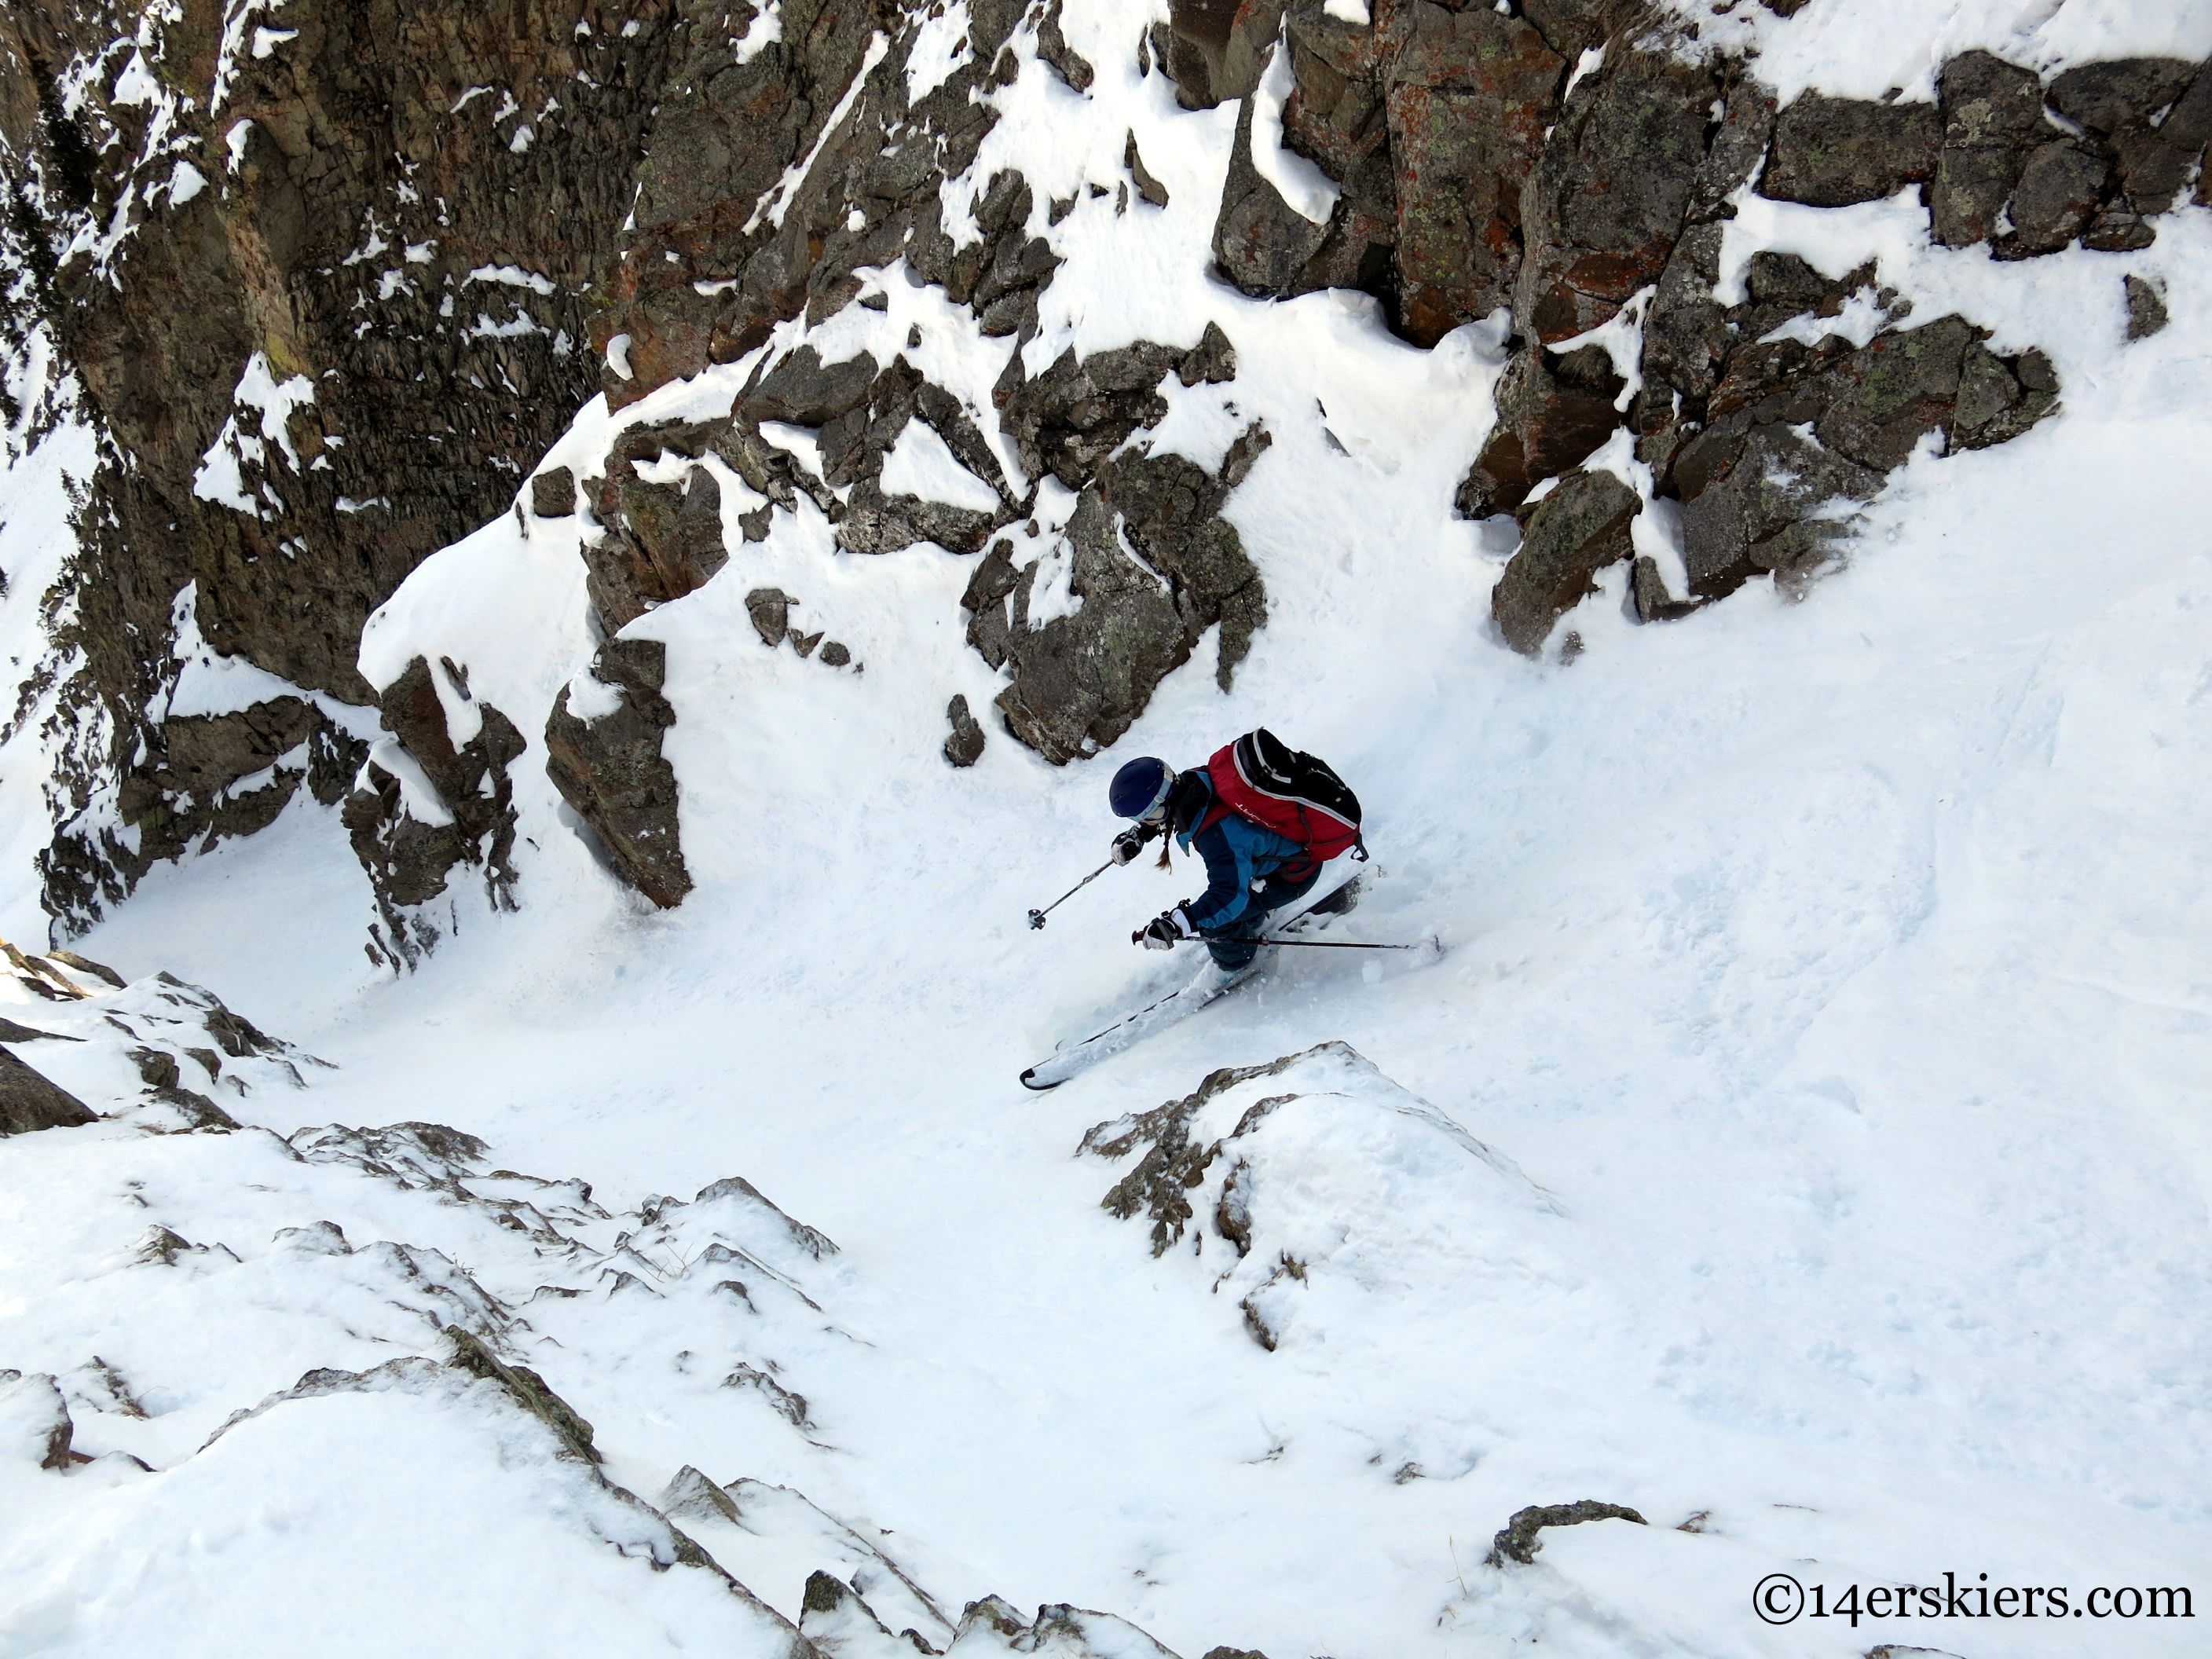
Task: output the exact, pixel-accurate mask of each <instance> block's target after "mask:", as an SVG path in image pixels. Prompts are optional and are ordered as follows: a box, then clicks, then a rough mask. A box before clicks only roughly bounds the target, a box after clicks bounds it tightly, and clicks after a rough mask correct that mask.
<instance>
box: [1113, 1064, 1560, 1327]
mask: <svg viewBox="0 0 2212 1659" xmlns="http://www.w3.org/2000/svg"><path fill="white" fill-rule="evenodd" d="M1079 1151H1081V1152H1088V1153H1090V1154H1091V1155H1093V1156H1095V1157H1098V1158H1111V1159H1115V1160H1116V1161H1119V1160H1121V1159H1125V1158H1129V1157H1130V1156H1131V1155H1133V1154H1135V1155H1137V1161H1136V1163H1135V1164H1133V1166H1132V1167H1130V1168H1129V1169H1128V1170H1127V1172H1126V1173H1125V1174H1124V1175H1123V1176H1122V1177H1121V1180H1119V1181H1118V1182H1115V1185H1114V1186H1113V1188H1111V1189H1110V1190H1109V1192H1108V1193H1107V1194H1106V1196H1105V1198H1104V1199H1103V1200H1101V1204H1102V1207H1103V1208H1104V1209H1105V1210H1107V1211H1108V1212H1109V1213H1110V1214H1113V1215H1115V1216H1116V1217H1119V1218H1122V1219H1124V1220H1129V1219H1138V1218H1143V1219H1146V1220H1149V1221H1150V1222H1151V1224H1152V1229H1151V1232H1152V1254H1153V1255H1156V1256H1158V1255H1164V1254H1165V1253H1166V1252H1167V1251H1168V1250H1169V1249H1171V1248H1173V1247H1175V1246H1176V1245H1177V1244H1179V1243H1182V1242H1183V1241H1184V1239H1185V1238H1186V1237H1188V1238H1189V1239H1190V1243H1191V1249H1193V1250H1194V1251H1196V1252H1200V1253H1202V1252H1203V1251H1204V1250H1205V1249H1206V1245H1207V1244H1208V1243H1210V1242H1212V1241H1213V1240H1219V1241H1220V1242H1221V1243H1225V1245H1227V1247H1228V1248H1229V1249H1231V1250H1232V1251H1233V1252H1234V1253H1235V1255H1236V1261H1234V1263H1233V1264H1231V1265H1230V1266H1229V1267H1227V1268H1226V1269H1225V1271H1220V1272H1218V1273H1215V1272H1213V1271H1212V1270H1209V1273H1208V1277H1209V1278H1210V1279H1214V1281H1215V1286H1216V1289H1217V1291H1219V1292H1221V1293H1223V1294H1225V1295H1226V1296H1227V1297H1230V1299H1231V1302H1232V1304H1233V1305H1235V1306H1236V1307H1237V1309H1238V1310H1239V1312H1240V1314H1241V1315H1242V1317H1243V1323H1244V1329H1245V1331H1246V1333H1247V1334H1249V1336H1250V1337H1251V1338H1252V1339H1253V1340H1254V1341H1255V1342H1257V1343H1258V1344H1259V1345H1260V1346H1261V1347H1263V1348H1266V1349H1267V1350H1269V1351H1270V1352H1273V1351H1274V1350H1275V1349H1277V1348H1278V1347H1279V1346H1281V1345H1282V1344H1283V1342H1285V1340H1290V1338H1291V1334H1293V1332H1295V1331H1296V1330H1297V1329H1298V1328H1300V1327H1301V1325H1302V1324H1304V1325H1307V1326H1310V1327H1312V1329H1311V1330H1310V1332H1309V1334H1308V1340H1314V1341H1319V1340H1324V1334H1323V1333H1324V1332H1325V1330H1326V1329H1327V1328H1328V1327H1329V1326H1330V1325H1331V1324H1332V1323H1333V1322H1335V1321H1337V1320H1338V1319H1340V1318H1351V1317H1358V1315H1355V1314H1354V1312H1353V1304H1354V1302H1355V1301H1358V1300H1359V1299H1362V1298H1365V1297H1373V1296H1381V1297H1386V1298H1389V1299H1391V1300H1393V1301H1394V1302H1400V1303H1403V1302H1404V1301H1405V1300H1406V1298H1407V1297H1418V1296H1419V1295H1421V1294H1424V1293H1425V1292H1424V1291H1422V1290H1421V1289H1420V1288H1419V1287H1420V1286H1422V1285H1443V1284H1447V1283H1450V1284H1455V1286H1456V1287H1457V1288H1456V1289H1455V1294H1458V1295H1464V1294H1465V1293H1466V1292H1467V1291H1468V1287H1470V1286H1471V1285H1474V1282H1475V1281H1476V1280H1478V1279H1484V1278H1486V1277H1488V1276H1490V1275H1492V1274H1495V1273H1510V1272H1512V1271H1514V1270H1513V1269H1512V1268H1510V1266H1509V1265H1508V1264H1510V1262H1511V1261H1514V1260H1516V1259H1517V1258H1520V1257H1522V1256H1524V1255H1527V1254H1528V1253H1529V1252H1530V1250H1531V1249H1541V1248H1542V1247H1541V1245H1540V1244H1539V1243H1538V1242H1537V1241H1536V1240H1535V1239H1534V1237H1532V1236H1531V1234H1530V1232H1529V1231H1528V1230H1531V1229H1534V1228H1536V1227H1539V1226H1541V1225H1542V1222H1541V1219H1540V1218H1541V1217H1543V1216H1545V1215H1547V1214H1548V1213H1549V1212H1551V1210H1552V1204H1551V1200H1549V1199H1548V1198H1547V1196H1546V1195H1545V1194H1543V1193H1542V1191H1541V1189H1540V1188H1536V1187H1535V1186H1534V1185H1533V1184H1532V1183H1531V1182H1529V1181H1528V1178H1527V1177H1526V1176H1523V1175H1522V1173H1521V1171H1520V1170H1519V1169H1518V1168H1517V1167H1516V1165H1515V1164H1513V1162H1512V1160H1511V1159H1510V1158H1506V1157H1505V1156H1504V1155H1503V1154H1502V1153H1499V1152H1496V1151H1495V1150H1493V1149H1492V1148H1491V1147H1489V1146H1485V1145H1484V1144H1483V1143H1482V1142H1480V1141H1479V1140H1477V1139H1474V1136H1472V1135H1470V1134H1468V1133H1467V1131H1466V1130H1465V1129H1463V1128H1462V1127H1460V1126H1459V1125H1458V1124H1456V1123H1455V1122H1453V1121H1452V1120H1451V1119H1449V1117H1447V1116H1445V1115H1443V1113H1442V1112H1439V1111H1438V1110H1437V1109H1436V1108H1435V1107H1433V1106H1431V1105H1430V1104H1429V1103H1427V1102H1426V1101H1425V1100H1422V1099H1421V1098H1420V1097H1419V1096H1417V1095H1414V1094H1413V1093H1411V1092H1409V1091H1407V1090H1405V1089H1403V1088H1401V1087H1400V1086H1399V1085H1397V1084H1395V1083H1394V1082H1392V1081H1391V1080H1390V1079H1389V1078H1387V1077H1385V1076H1384V1075H1383V1073H1381V1072H1379V1071H1377V1070H1376V1068H1375V1066H1372V1065H1371V1064H1370V1063H1369V1062H1368V1061H1367V1060H1364V1059H1363V1058H1362V1057H1361V1056H1360V1055H1359V1054H1358V1052H1357V1051H1356V1050H1354V1049H1353V1048H1351V1047H1350V1046H1349V1045H1347V1044H1346V1043H1342V1042H1324V1043H1322V1044H1320V1045H1318V1046H1317V1047H1315V1048H1309V1049H1306V1050H1305V1051H1304V1052H1303V1053H1299V1054H1285V1055H1284V1056H1283V1057H1282V1058H1280V1059H1279V1060H1270V1061H1269V1062H1267V1064H1266V1065H1264V1066H1232V1067H1225V1068H1224V1069H1222V1070H1220V1071H1218V1072H1214V1073H1211V1074H1209V1075H1208V1076H1207V1077H1206V1079H1205V1080H1204V1081H1203V1082H1202V1083H1200V1085H1199V1086H1198V1088H1197V1089H1196V1090H1194V1091H1193V1092H1192V1093H1190V1094H1188V1095H1187V1096H1185V1097H1183V1098H1182V1099H1181V1100H1173V1101H1169V1102H1168V1103H1165V1104H1164V1105H1162V1106H1158V1107H1155V1108H1153V1109H1152V1110H1150V1111H1146V1112H1141V1113H1133V1114H1131V1115H1128V1116H1126V1117H1122V1118H1119V1119H1116V1120H1115V1121H1111V1122H1107V1123H1101V1124H1098V1125H1097V1126H1095V1127H1093V1128H1092V1129H1091V1131H1090V1132H1089V1133H1087V1134H1085V1136H1084V1137H1083V1140H1082V1144H1081V1146H1080V1147H1079ZM1437 1206H1445V1207H1446V1208H1447V1209H1448V1210H1449V1213H1450V1214H1451V1215H1452V1216H1453V1217H1454V1218H1455V1219H1454V1220H1453V1221H1452V1222H1451V1224H1450V1225H1449V1226H1446V1225H1442V1224H1441V1223H1438V1224H1437V1225H1431V1224H1430V1223H1429V1222H1427V1221H1425V1220H1424V1217H1436V1216H1437V1215H1439V1213H1440V1212H1439V1210H1438V1209H1437ZM1446 1238H1448V1239H1449V1243H1448V1244H1443V1245H1441V1246H1440V1243H1439V1241H1440V1240H1443V1239H1446ZM1440 1248H1441V1249H1443V1252H1444V1254H1445V1255H1447V1256H1449V1258H1450V1259H1449V1261H1443V1260H1437V1259H1435V1258H1436V1257H1437V1252H1438V1250H1439V1249H1440ZM1367 1316H1370V1317H1371V1313H1370V1314H1369V1315H1367ZM1407 1316H1409V1317H1410V1316H1412V1315H1410V1314H1408V1315H1407Z"/></svg>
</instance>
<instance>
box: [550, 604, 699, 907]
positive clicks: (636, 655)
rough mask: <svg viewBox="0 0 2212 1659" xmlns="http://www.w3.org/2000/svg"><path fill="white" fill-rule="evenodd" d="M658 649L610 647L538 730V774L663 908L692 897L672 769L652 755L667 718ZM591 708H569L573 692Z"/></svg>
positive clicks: (670, 721) (671, 717) (630, 643)
mask: <svg viewBox="0 0 2212 1659" xmlns="http://www.w3.org/2000/svg"><path fill="white" fill-rule="evenodd" d="M667 670H668V651H667V647H665V646H664V645H662V644H661V643H660V642H659V641H657V640H610V641H607V643H606V644H605V645H603V646H601V647H599V654H598V655H597V656H596V657H594V658H593V659H592V667H591V671H590V673H589V675H588V676H580V677H579V678H578V681H577V682H576V683H575V684H572V685H571V686H570V687H569V689H568V692H567V694H566V695H564V696H562V697H561V698H560V699H559V700H558V701H556V702H555V704H554V706H553V712H552V714H551V715H550V717H549V718H548V719H547V720H546V722H545V754H546V760H545V769H546V771H547V773H548V774H549V775H550V776H551V777H552V780H553V783H554V787H556V788H557V789H559V790H560V792H561V795H562V799H564V800H566V801H567V802H568V805H570V806H571V807H573V808H574V810H575V812H576V816H577V817H580V818H581V819H582V820H583V821H584V823H586V824H587V825H589V826H590V828H591V829H592V832H593V833H594V834H595V835H597V836H598V837H599V842H600V845H601V846H603V847H604V848H605V849H606V852H607V855H608V856H609V857H610V858H611V860H613V861H614V863H615V865H616V866H617V868H618V869H619V870H620V871H621V872H623V875H624V876H625V877H627V878H629V881H630V882H631V883H632V884H635V886H636V888H637V890H639V891H640V892H641V893H643V894H644V895H645V896H647V898H649V899H651V900H652V901H653V902H654V903H655V904H658V905H659V906H660V907H661V908H664V909H665V908H670V907H671V906H673V905H677V904H680V903H682V902H683V901H684V895H685V894H686V893H689V892H690V890H691V873H690V871H689V870H688V869H686V868H685V867H684V850H683V845H682V840H681V837H680V835H679V833H678V822H677V785H676V772H675V769H674V768H672V767H671V766H670V765H669V763H667V761H666V760H665V759H663V758H662V757H661V753H660V744H661V739H662V735H663V733H665V732H666V731H667V730H668V728H669V727H670V726H673V725H674V724H675V723H676V711H675V710H674V709H673V708H671V707H670V706H669V702H668V700H667V698H665V697H664V696H661V695H660V689H661V686H662V684H664V683H665V680H666V678H667ZM580 687H581V688H582V693H583V695H584V696H587V697H588V698H589V699H590V701H589V702H587V703H586V705H585V706H584V707H582V708H579V707H578V698H579V688H580Z"/></svg>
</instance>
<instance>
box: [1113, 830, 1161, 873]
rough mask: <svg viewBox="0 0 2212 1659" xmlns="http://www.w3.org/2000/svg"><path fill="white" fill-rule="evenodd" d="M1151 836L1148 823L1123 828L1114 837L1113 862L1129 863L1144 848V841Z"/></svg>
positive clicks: (1148, 839)
mask: <svg viewBox="0 0 2212 1659" xmlns="http://www.w3.org/2000/svg"><path fill="white" fill-rule="evenodd" d="M1151 839H1152V827H1151V826H1150V825H1149V824H1142V823H1140V824H1138V825H1137V826H1135V827H1134V828H1133V829H1124V830H1123V831H1122V832H1121V834H1120V835H1118V836H1115V837H1114V862H1115V863H1116V864H1127V863H1129V862H1130V861H1131V860H1133V859H1135V858H1136V856H1137V855H1138V854H1139V853H1141V852H1143V851H1144V850H1145V843H1146V842H1148V841H1150V840H1151Z"/></svg>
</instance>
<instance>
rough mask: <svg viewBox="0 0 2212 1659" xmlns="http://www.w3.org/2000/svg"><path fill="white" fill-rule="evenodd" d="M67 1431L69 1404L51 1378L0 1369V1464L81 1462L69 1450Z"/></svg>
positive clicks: (61, 1466) (58, 1465)
mask: <svg viewBox="0 0 2212 1659" xmlns="http://www.w3.org/2000/svg"><path fill="white" fill-rule="evenodd" d="M71 1432H72V1427H71V1425H70V1414H69V1404H68V1402H67V1401H64V1399H63V1398H62V1391H61V1390H60V1389H58V1388H57V1387H55V1386H54V1379H53V1378H52V1377H51V1376H46V1375H44V1374H43V1373H36V1372H34V1373H33V1374H32V1375H30V1376H24V1375H23V1374H22V1373H21V1372H20V1371H0V1463H11V1462H19V1461H20V1462H32V1463H35V1464H37V1465H38V1466H39V1467H40V1468H42V1469H66V1468H69V1466H70V1463H72V1462H84V1461H86V1460H85V1459H83V1458H82V1457H79V1456H76V1455H73V1454H72V1453H71V1452H70V1434H71Z"/></svg>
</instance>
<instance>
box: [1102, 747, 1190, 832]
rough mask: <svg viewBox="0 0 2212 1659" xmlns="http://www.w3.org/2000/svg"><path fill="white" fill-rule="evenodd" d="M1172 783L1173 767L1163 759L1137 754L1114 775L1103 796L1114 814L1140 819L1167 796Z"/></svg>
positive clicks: (1148, 814) (1173, 779) (1146, 815)
mask: <svg viewBox="0 0 2212 1659" xmlns="http://www.w3.org/2000/svg"><path fill="white" fill-rule="evenodd" d="M1174 782H1175V772H1174V769H1172V768H1170V766H1169V765H1168V763H1166V762H1165V761H1164V760H1161V759H1159V758H1158V757H1155V756H1152V755H1140V756H1139V757H1137V758H1136V759H1135V760H1133V761H1131V762H1130V763H1128V764H1127V766H1124V767H1123V768H1122V769H1121V770H1120V771H1118V772H1116V773H1115V775H1114V781H1113V782H1112V783H1111V784H1109V786H1108V787H1107V790H1106V799H1107V800H1108V801H1109V803H1110V804H1111V805H1112V806H1113V808H1114V816H1115V817H1120V818H1142V817H1148V816H1150V815H1151V813H1152V811H1153V810H1154V809H1155V808H1157V807H1158V805H1159V804H1160V803H1161V802H1162V801H1164V800H1165V799H1167V798H1168V789H1169V787H1170V785H1172V784H1173V783H1174Z"/></svg>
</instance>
